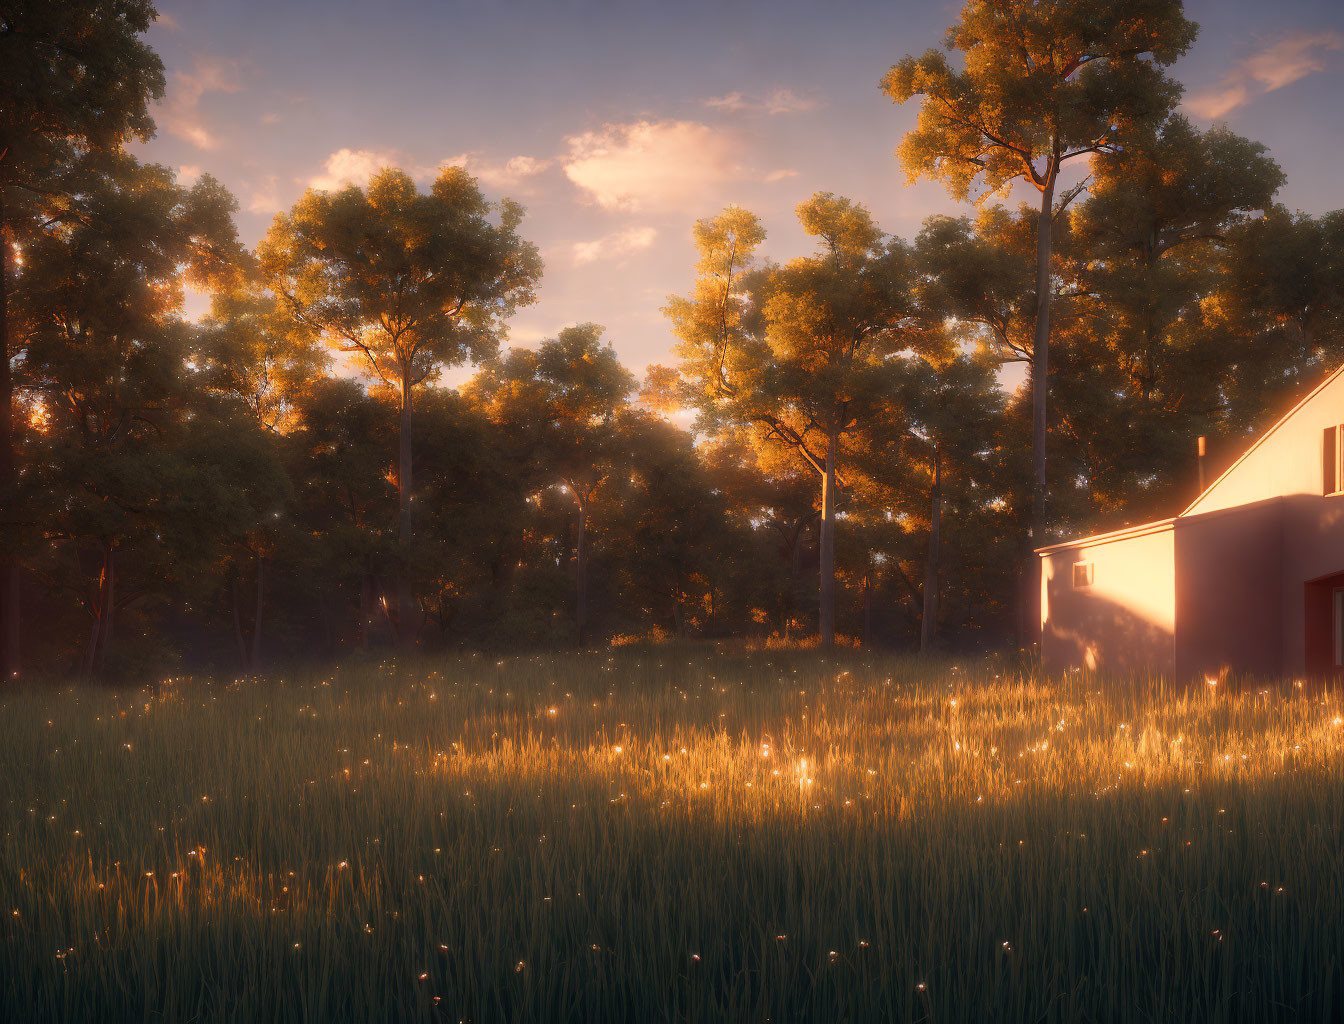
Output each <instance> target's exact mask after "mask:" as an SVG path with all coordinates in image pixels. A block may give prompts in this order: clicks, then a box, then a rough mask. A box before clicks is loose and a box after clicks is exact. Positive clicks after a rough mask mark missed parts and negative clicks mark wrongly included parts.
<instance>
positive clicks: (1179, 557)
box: [1037, 367, 1344, 680]
mask: <svg viewBox="0 0 1344 1024" xmlns="http://www.w3.org/2000/svg"><path fill="white" fill-rule="evenodd" d="M1037 554H1038V555H1039V557H1040V560H1041V561H1040V569H1041V573H1040V581H1041V609H1040V611H1041V653H1042V656H1043V659H1044V661H1045V664H1046V665H1047V667H1049V668H1052V669H1069V668H1090V669H1100V670H1103V671H1108V672H1121V673H1141V674H1160V675H1164V676H1167V677H1169V678H1174V679H1177V680H1189V679H1191V678H1198V677H1204V676H1212V675H1214V674H1217V673H1220V672H1222V671H1224V670H1230V671H1233V672H1237V673H1250V674H1255V675H1264V676H1297V675H1324V674H1328V673H1334V672H1338V671H1344V367H1341V368H1340V369H1339V370H1337V371H1336V372H1335V373H1334V374H1333V375H1331V376H1330V377H1329V378H1328V379H1327V380H1326V381H1325V382H1324V383H1323V384H1321V385H1320V386H1319V387H1318V388H1316V390H1315V391H1313V392H1312V393H1311V394H1309V395H1308V396H1307V397H1306V398H1304V399H1303V400H1302V401H1301V402H1299V403H1298V404H1297V406H1295V407H1294V408H1293V410H1292V411H1291V412H1289V413H1288V415H1287V416H1285V417H1284V418H1283V419H1281V420H1280V421H1279V422H1278V423H1276V424H1275V425H1274V426H1273V427H1272V428H1271V429H1270V430H1268V431H1267V432H1266V433H1264V434H1263V435H1262V436H1261V437H1260V438H1259V439H1258V440H1257V441H1256V442H1255V443H1254V444H1253V445H1251V447H1250V448H1249V449H1248V450H1247V451H1246V452H1245V453H1244V454H1243V455H1242V456H1241V457H1240V458H1239V459H1237V461H1236V462H1234V463H1233V464H1232V466H1231V467H1230V468H1229V469H1228V470H1227V471H1226V472H1225V473H1223V475H1222V476H1220V477H1218V479H1217V480H1215V481H1214V482H1213V484H1212V485H1210V486H1209V487H1208V489H1206V490H1205V491H1204V492H1203V493H1202V494H1201V495H1200V496H1199V497H1198V498H1196V499H1195V501H1194V502H1193V503H1192V504H1191V505H1190V507H1189V508H1187V509H1186V510H1185V511H1184V512H1182V513H1180V515H1178V516H1175V517H1174V518H1172V519H1163V520H1161V521H1160V522H1155V523H1145V524H1144V525H1142V526H1132V527H1128V528H1126V529H1123V530H1115V531H1113V532H1111V533H1102V534H1097V535H1096V536H1093V537H1084V538H1082V539H1079V540H1072V541H1068V542H1066V543H1062V544H1054V545H1051V546H1050V547H1045V548H1041V549H1040V550H1038V551H1037Z"/></svg>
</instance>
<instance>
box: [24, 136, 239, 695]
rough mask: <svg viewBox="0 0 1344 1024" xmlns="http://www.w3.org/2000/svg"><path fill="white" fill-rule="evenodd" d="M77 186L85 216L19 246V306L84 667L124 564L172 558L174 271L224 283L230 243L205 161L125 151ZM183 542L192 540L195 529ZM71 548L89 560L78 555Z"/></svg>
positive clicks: (177, 405)
mask: <svg viewBox="0 0 1344 1024" xmlns="http://www.w3.org/2000/svg"><path fill="white" fill-rule="evenodd" d="M84 188H85V191H84V193H83V194H82V195H81V197H80V203H81V208H82V211H83V212H82V214H81V216H80V217H79V218H78V219H76V220H73V221H64V222H60V223H57V224H53V225H51V226H50V228H49V230H47V231H44V232H42V233H41V234H39V235H36V236H34V237H32V238H31V239H30V241H29V244H28V246H27V247H26V248H25V250H24V254H25V258H24V269H23V273H22V274H21V275H20V276H19V277H18V278H17V280H16V285H17V287H16V290H15V300H16V301H15V313H16V321H17V322H18V323H19V324H20V325H21V327H22V330H23V331H24V336H25V339H26V347H27V351H26V359H25V364H24V373H25V377H26V383H27V385H28V386H29V387H30V388H31V389H33V391H34V392H35V393H36V394H37V395H38V397H39V400H40V402H41V403H42V407H43V410H44V414H45V417H46V419H45V427H44V437H43V441H44V444H43V448H44V451H43V460H42V464H41V466H40V472H41V473H42V474H43V475H44V477H45V478H46V480H45V482H46V484H47V486H46V488H45V489H46V491H47V493H48V494H49V495H51V496H53V497H55V498H56V499H57V500H56V501H55V502H54V504H53V506H52V507H51V508H49V509H48V510H47V515H46V516H45V517H44V521H45V523H46V528H47V533H48V536H49V538H50V539H51V540H52V541H53V542H55V543H56V544H57V545H64V546H65V547H66V548H67V549H68V551H67V554H68V557H67V558H66V560H65V564H66V565H67V566H70V567H72V572H71V573H70V575H71V576H75V577H77V576H79V575H86V576H87V575H91V576H92V580H91V581H89V585H88V586H87V588H86V587H84V586H80V588H79V589H80V591H81V592H82V595H83V596H84V598H85V604H86V610H87V611H88V614H89V618H90V622H91V627H90V636H89V641H88V644H87V645H86V648H85V657H84V668H85V671H86V672H93V671H96V670H97V669H98V668H99V666H100V665H101V664H102V663H103V661H104V658H105V655H106V652H107V650H108V648H109V647H110V644H111V641H112V637H113V629H114V622H115V618H116V616H117V613H118V612H120V611H121V610H122V609H124V608H126V607H127V606H128V605H129V604H130V603H131V602H133V601H135V600H138V599H139V598H141V597H143V596H144V595H145V592H146V591H147V589H149V588H148V587H146V586H140V587H136V586H130V587H128V586H127V585H126V584H127V583H128V582H129V581H131V580H132V579H134V577H133V575H132V573H134V572H136V571H137V570H138V571H140V573H141V577H142V579H149V578H151V577H153V576H154V574H156V573H159V574H162V572H164V571H166V569H165V568H164V567H165V566H171V564H172V562H173V561H174V557H170V556H171V555H172V554H173V553H172V552H170V551H169V550H168V548H167V546H166V542H165V540H164V537H165V530H164V529H163V528H162V521H161V519H160V517H162V516H165V515H169V514H170V512H171V508H172V507H173V506H174V505H180V504H181V499H180V497H178V496H176V495H177V494H178V491H177V490H176V488H178V486H179V484H180V482H181V481H182V480H183V479H185V478H187V477H189V476H190V475H191V460H189V459H186V458H185V457H179V456H181V455H182V453H183V452H185V451H186V450H187V449H186V448H182V447H178V441H179V440H180V432H181V430H182V428H183V426H184V424H189V423H194V422H195V420H196V417H194V416H193V415H191V414H190V412H189V406H190V404H191V400H192V397H193V396H192V395H191V385H192V381H191V375H190V373H189V371H188V368H187V356H188V355H189V352H190V348H189V345H190V338H189V334H190V331H189V327H188V325H187V324H186V323H185V322H184V321H183V319H182V317H181V303H182V285H183V282H184V280H186V281H190V282H193V283H195V284H197V285H199V286H202V287H210V286H219V285H221V284H223V283H224V282H225V281H227V280H228V279H229V278H230V277H231V276H232V275H233V274H234V273H235V268H236V266H237V264H238V262H239V260H240V257H241V251H240V249H239V246H238V243H237V238H236V235H235V233H234V229H233V221H232V217H231V214H232V211H233V209H234V202H233V199H232V197H231V196H230V195H229V194H228V193H227V192H226V191H225V190H224V189H223V188H222V187H221V186H220V185H219V183H218V182H217V181H215V180H214V179H213V178H211V177H210V176H209V175H204V176H202V177H201V178H200V179H199V180H198V181H197V182H196V184H195V185H194V186H193V187H192V188H190V189H183V188H180V187H179V186H178V185H177V184H176V182H175V180H174V177H173V174H172V172H170V171H169V170H168V169H167V168H164V167H159V166H154V165H149V166H146V165H142V164H139V163H138V162H136V161H135V160H133V159H132V158H130V157H129V156H125V155H124V154H123V155H120V156H117V157H109V158H107V161H106V167H105V170H104V171H103V173H101V174H99V175H97V176H96V177H95V176H90V177H89V178H88V179H87V181H86V183H85V186H84ZM170 532H171V531H170ZM193 543H194V546H195V547H197V548H200V547H203V546H204V545H203V544H202V543H201V538H200V537H199V536H197V537H195V538H194V539H193ZM182 555H183V551H182V550H178V551H177V552H176V557H177V558H178V559H179V560H180V558H181V556H182ZM90 556H92V557H90ZM81 560H83V561H84V562H85V563H86V564H87V565H88V567H89V568H90V569H92V572H91V573H87V574H85V573H81V572H80V571H79V562H80V561H81ZM128 569H129V570H130V572H128V571H127V570H128Z"/></svg>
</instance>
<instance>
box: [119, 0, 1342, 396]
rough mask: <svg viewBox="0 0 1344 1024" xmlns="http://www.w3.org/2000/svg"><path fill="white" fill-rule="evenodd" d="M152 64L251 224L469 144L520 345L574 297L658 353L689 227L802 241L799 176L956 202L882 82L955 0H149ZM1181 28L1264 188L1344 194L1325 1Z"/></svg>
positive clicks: (160, 145)
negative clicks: (916, 165)
mask: <svg viewBox="0 0 1344 1024" xmlns="http://www.w3.org/2000/svg"><path fill="white" fill-rule="evenodd" d="M159 8H160V12H161V14H162V15H163V18H162V21H161V22H160V24H159V25H157V26H156V27H155V28H154V30H153V32H152V35H151V41H152V43H153V45H154V46H155V47H156V48H157V49H158V51H159V53H160V54H161V55H162V57H163V59H164V62H165V64H166V65H167V69H168V79H169V84H168V95H167V96H166V97H165V100H164V102H163V104H162V105H161V106H160V108H159V110H158V113H157V119H158V122H159V134H158V137H157V138H156V139H155V140H154V141H153V142H151V143H150V144H149V145H148V146H147V147H145V155H146V156H147V157H148V158H150V159H153V160H157V161H159V162H162V163H165V164H168V165H170V166H173V167H177V168H180V169H181V173H182V174H183V175H184V176H187V177H190V176H191V175H192V174H195V173H199V172H200V171H209V172H211V173H212V174H214V175H215V176H217V177H218V178H220V179H221V180H222V181H223V182H224V183H225V184H226V185H227V186H228V187H229V188H230V189H231V190H232V191H233V192H234V193H235V194H236V195H237V197H238V199H239V202H240V204H241V207H242V209H241V211H240V213H239V224H240V227H241V230H242V233H243V237H244V239H245V241H246V242H247V243H248V244H250V245H253V244H255V243H256V242H257V241H258V240H259V239H260V238H261V236H262V235H263V234H264V233H265V230H266V228H267V226H268V225H269V223H270V221H271V218H272V217H273V216H274V213H275V211H276V210H278V209H281V208H285V207H288V206H289V205H290V204H291V203H293V202H294V200H295V199H297V198H298V196H299V195H300V194H301V193H302V191H303V189H304V188H305V187H307V186H308V185H310V184H316V185H328V186H334V185H337V184H339V183H341V182H343V181H346V180H356V181H359V180H362V176H364V175H366V174H367V173H368V172H369V171H370V170H371V169H375V168H376V167H377V166H378V165H380V164H382V163H384V162H392V163H396V164H398V165H400V166H403V167H405V168H407V169H408V170H410V171H411V172H412V173H414V174H417V175H420V176H422V177H424V178H425V179H426V180H427V178H428V176H431V175H432V174H433V173H434V169H435V168H436V167H437V166H438V165H439V164H441V163H442V162H444V161H454V160H455V161H458V162H464V163H465V165H466V166H467V168H468V169H469V170H471V171H472V172H473V173H475V174H477V175H478V176H479V177H480V178H481V180H482V183H483V185H484V187H485V189H486V191H487V193H489V194H492V195H495V196H499V195H505V194H507V195H510V196H512V197H514V198H516V199H518V200H519V201H521V202H522V203H523V204H524V205H525V206H526V207H527V209H528V217H527V220H526V221H525V227H524V232H525V234H527V235H528V237H530V238H532V239H533V240H534V241H536V242H537V243H538V245H540V247H541V249H542V253H543V256H544V257H545V260H546V276H545V279H544V280H543V282H542V287H541V291H540V295H539V302H538V303H537V305H536V306H534V307H531V308H529V309H527V310H524V311H522V312H521V313H520V314H519V315H518V316H517V317H516V318H515V320H514V322H513V330H512V335H513V340H514V343H520V344H530V343H534V342H535V341H536V340H538V339H540V338H541V337H544V336H547V335H550V334H553V333H554V332H555V331H556V330H558V329H559V328H560V327H563V326H564V325H565V324H568V323H574V322H576V321H581V320H594V321H597V322H598V323H602V324H605V325H607V328H608V332H607V336H608V338H609V340H611V341H612V342H613V344H614V345H615V346H616V349H617V351H618V352H619V353H620V355H621V357H622V358H623V359H624V361H625V362H626V363H627V364H629V365H630V366H631V367H632V368H635V369H637V370H639V369H642V368H643V367H644V366H645V364H647V363H649V362H652V361H666V360H667V358H668V350H669V348H670V346H671V344H672V338H671V336H670V335H669V333H668V331H667V327H666V323H665V321H664V320H663V317H662V316H661V314H660V313H659V309H660V307H661V306H662V305H663V303H664V301H665V299H666V296H667V295H668V294H669V293H672V292H684V291H686V290H687V289H688V288H689V286H690V283H691V278H692V265H693V263H694V259H695V256H694V252H693V248H692V246H691V241H690V227H691V224H692V222H693V221H694V220H695V219H696V218H698V217H704V216H709V215H712V214H713V213H715V212H716V211H717V210H719V209H720V208H722V207H723V206H724V205H725V204H727V203H729V202H736V203H739V204H741V205H743V206H746V207H748V208H749V209H752V210H754V211H756V212H757V213H758V214H760V215H761V217H762V218H763V219H764V220H765V222H766V226H767V229H768V231H769V238H768V240H767V243H766V246H765V249H766V252H767V253H768V254H769V255H770V256H773V257H775V258H778V259H787V258H789V257H791V256H793V255H796V254H799V253H800V252H803V251H805V250H806V240H805V239H804V238H803V236H802V235H801V233H800V232H799V230H798V229H797V227H796V224H795V222H794V220H793V214H792V210H793V207H794V206H795V205H796V204H797V203H798V202H799V201H801V200H802V199H805V198H806V197H807V196H809V195H811V194H812V193H813V192H815V191H818V190H826V191H831V192H837V193H840V194H842V195H847V196H849V197H851V198H853V199H856V200H859V201H861V202H863V203H865V204H866V205H867V206H868V207H869V208H870V209H871V210H872V211H873V213H874V215H875V216H876V218H877V220H878V222H879V223H880V224H881V225H882V226H883V227H884V228H885V229H886V230H888V231H891V232H893V233H896V234H900V235H903V236H906V237H910V236H912V235H913V234H914V233H915V231H917V230H918V226H919V223H920V221H921V220H922V219H923V218H924V217H925V216H927V215H928V214H930V213H934V212H948V213H955V212H959V211H960V212H965V208H963V207H959V206H958V205H957V204H956V203H954V202H952V201H951V200H950V199H949V198H948V197H947V196H946V195H945V193H944V192H943V191H942V190H941V188H939V187H938V186H935V185H930V184H927V183H921V184H919V185H917V186H915V187H911V188H907V187H905V184H904V175H903V174H902V172H901V170H900V168H899V166H898V164H897V161H896V159H895V157H894V155H893V151H894V150H895V148H896V145H897V143H898V141H899V139H900V136H901V135H902V133H903V132H904V131H905V130H907V129H908V128H909V126H910V125H911V124H912V122H913V118H914V114H915V108H914V106H913V104H911V105H907V106H906V107H895V106H893V105H892V104H891V103H890V102H889V101H888V100H887V99H886V98H885V97H884V96H882V95H881V93H880V92H879V90H878V87H877V83H878V80H879V79H880V78H881V76H882V75H883V73H884V72H885V71H886V69H887V68H888V67H889V66H890V65H891V64H892V63H893V62H894V61H895V60H897V59H899V58H900V57H901V56H902V55H904V54H906V53H918V52H922V51H923V50H924V49H926V48H928V47H930V46H934V45H937V44H939V43H940V42H941V40H942V37H943V33H944V31H945V29H946V27H947V26H948V25H950V24H952V22H953V21H955V19H956V15H957V11H958V10H959V8H960V3H959V2H942V0H934V2H915V0H887V2H881V3H879V2H858V0H832V2H829V3H812V4H803V3H796V2H788V0H785V2H779V0H775V2H750V3H748V2H733V0H719V2H716V3H703V2H699V0H682V2H679V3H643V2H626V3H614V2H608V3H598V2H595V0H588V2H577V0H573V2H559V0H556V2H505V0H500V2H495V3H473V4H468V3H450V2H429V0H420V2H410V0H393V2H385V3H377V4H375V3H366V4H355V3H340V2H327V3H318V2H313V3H286V2H281V0H271V2H268V3H263V2H259V0H240V2H228V3H226V2H222V0H160V3H159ZM1187 10H1188V12H1189V15H1190V16H1191V17H1192V18H1194V19H1195V20H1196V21H1198V22H1199V23H1200V26H1201V31H1200V35H1199V39H1198V40H1197V41H1196V43H1195V46H1194V48H1193V49H1192V51H1191V52H1190V53H1189V54H1188V55H1187V56H1186V57H1185V58H1184V59H1182V60H1181V61H1180V63H1179V64H1178V65H1177V66H1176V68H1175V74H1176V75H1177V77H1179V78H1180V79H1181V80H1182V81H1183V82H1184V83H1185V85H1186V107H1187V113H1189V114H1190V115H1191V116H1192V118H1193V119H1194V120H1195V121H1196V122H1197V123H1200V124H1209V123H1212V121H1214V120H1218V121H1226V122H1227V123H1228V124H1229V125H1230V126H1231V127H1232V128H1233V130H1235V131H1237V132H1240V133H1242V134H1244V135H1248V136H1250V137H1251V138H1254V139H1257V140H1259V141H1261V142H1264V143H1265V144H1267V145H1268V146H1269V147H1270V149H1271V151H1272V153H1273V155H1274V156H1275V158H1276V159H1277V160H1278V161H1279V162H1280V163H1281V164H1282V165H1283V167H1284V169H1285V170H1286V171H1287V173H1288V186H1287V188H1286V189H1285V191H1284V193H1283V194H1282V197H1281V198H1282V199H1283V201H1284V202H1286V203H1287V204H1288V205H1289V206H1291V207H1295V208H1300V209H1305V210H1308V211H1311V212H1314V213H1320V212H1324V211H1326V210H1329V209H1335V208H1338V207H1344V197H1342V196H1341V189H1340V186H1339V182H1340V179H1341V175H1340V170H1339V168H1340V167H1341V166H1344V116H1341V113H1340V110H1339V107H1340V96H1341V95H1344V2H1340V0H1279V2H1275V3H1263V2H1259V0H1254V2H1253V0H1189V2H1188V3H1187Z"/></svg>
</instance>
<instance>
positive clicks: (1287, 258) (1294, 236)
mask: <svg viewBox="0 0 1344 1024" xmlns="http://www.w3.org/2000/svg"><path fill="white" fill-rule="evenodd" d="M1223 270H1224V273H1223V276H1222V278H1221V282H1220V283H1221V287H1220V288H1219V290H1218V292H1217V293H1216V295H1215V296H1214V300H1215V301H1214V302H1212V303H1210V305H1212V306H1214V307H1215V309H1216V316H1215V318H1214V320H1215V322H1214V324H1213V325H1212V332H1213V333H1214V335H1215V336H1216V337H1217V339H1218V341H1219V342H1221V343H1223V344H1226V345H1228V346H1229V348H1230V352H1231V359H1230V360H1227V363H1226V370H1225V372H1224V373H1223V374H1222V375H1221V377H1220V384H1221V395H1222V396H1223V398H1224V400H1225V401H1226V405H1227V408H1226V410H1225V416H1224V421H1225V422H1224V424H1223V430H1224V431H1225V432H1226V433H1227V435H1228V436H1229V437H1230V438H1232V439H1234V440H1235V443H1236V445H1238V446H1240V445H1242V444H1244V441H1245V439H1246V437H1247V435H1248V434H1249V432H1250V431H1251V430H1252V429H1254V428H1257V427H1263V426H1265V425H1266V422H1265V421H1266V420H1269V419H1272V418H1273V417H1275V416H1278V415H1280V414H1281V413H1282V412H1283V410H1284V409H1285V408H1286V407H1287V405H1288V404H1289V402H1290V401H1291V399H1292V398H1293V397H1295V396H1296V395H1298V394H1300V393H1301V392H1302V391H1303V390H1304V389H1305V388H1308V387H1311V386H1312V383H1313V382H1314V381H1316V380H1319V379H1320V377H1321V375H1322V374H1323V373H1325V372H1326V371H1327V370H1330V369H1333V368H1335V367H1337V366H1339V364H1340V363H1341V362H1344V210H1335V211H1334V212H1332V213H1327V214H1325V215H1323V216H1321V217H1312V216H1310V215H1308V214H1304V213H1296V214H1294V213H1290V212H1289V211H1287V210H1286V209H1284V208H1282V207H1274V208H1272V209H1271V210H1270V211H1269V212H1268V213H1267V214H1266V216H1264V217H1261V218H1254V219H1249V220H1246V221H1243V222H1242V223H1240V224H1238V225H1236V226H1235V227H1234V228H1233V229H1232V230H1231V231H1229V232H1228V235H1227V245H1226V248H1225V251H1224V256H1223Z"/></svg>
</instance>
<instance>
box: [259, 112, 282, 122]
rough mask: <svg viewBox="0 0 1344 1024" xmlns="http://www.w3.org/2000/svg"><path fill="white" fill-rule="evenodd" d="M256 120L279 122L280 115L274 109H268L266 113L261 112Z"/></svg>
mask: <svg viewBox="0 0 1344 1024" xmlns="http://www.w3.org/2000/svg"><path fill="white" fill-rule="evenodd" d="M258 120H259V121H260V122H261V123H262V124H279V123H280V115H279V114H277V113H276V112H275V111H274V110H268V111H267V112H266V113H264V114H262V115H261V117H260V118H259V119H258Z"/></svg>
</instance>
